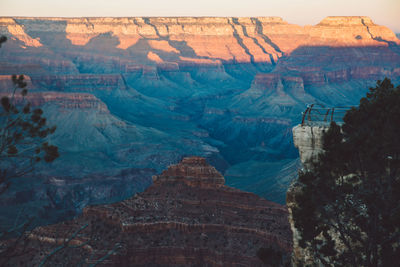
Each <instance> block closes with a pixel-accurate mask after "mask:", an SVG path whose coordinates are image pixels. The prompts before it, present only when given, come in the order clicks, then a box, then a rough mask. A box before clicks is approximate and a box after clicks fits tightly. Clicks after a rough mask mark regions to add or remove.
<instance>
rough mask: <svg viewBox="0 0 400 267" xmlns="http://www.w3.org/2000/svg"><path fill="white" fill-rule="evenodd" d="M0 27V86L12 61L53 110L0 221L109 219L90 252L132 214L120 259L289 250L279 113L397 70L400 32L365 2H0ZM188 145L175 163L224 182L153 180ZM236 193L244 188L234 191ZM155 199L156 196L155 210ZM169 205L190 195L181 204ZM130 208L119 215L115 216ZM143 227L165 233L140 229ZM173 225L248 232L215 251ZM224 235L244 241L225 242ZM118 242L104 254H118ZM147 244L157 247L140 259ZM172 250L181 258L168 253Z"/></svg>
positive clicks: (214, 258)
mask: <svg viewBox="0 0 400 267" xmlns="http://www.w3.org/2000/svg"><path fill="white" fill-rule="evenodd" d="M0 35H4V36H6V37H7V38H8V40H7V42H6V43H4V44H3V45H2V47H1V49H0V62H1V64H0V94H2V95H4V94H6V93H8V92H9V91H10V90H11V88H12V83H11V75H12V74H24V76H25V79H26V81H27V83H28V89H29V93H28V96H27V98H28V100H29V101H30V102H31V103H32V105H34V106H40V107H41V108H42V109H43V111H44V115H45V117H46V118H47V123H48V124H49V125H56V126H57V130H56V132H55V133H54V134H53V135H51V136H50V138H49V141H50V142H51V143H53V144H55V145H57V146H58V148H59V152H60V157H59V158H58V159H57V160H55V161H54V162H52V163H51V164H42V163H41V164H38V165H37V168H36V170H35V172H34V173H32V174H30V175H29V177H25V178H22V179H21V180H20V181H22V182H18V183H15V184H13V185H12V186H11V187H10V190H8V191H7V192H6V193H5V194H3V195H2V196H1V204H0V211H1V214H2V216H1V218H0V222H1V225H2V227H5V228H7V227H10V226H11V225H12V224H13V223H14V218H16V217H18V213H20V211H21V210H24V211H25V213H27V214H28V215H33V216H35V217H36V218H37V220H36V225H42V224H49V223H56V222H60V221H61V220H65V219H72V218H73V217H75V216H77V215H79V214H81V215H79V216H78V217H76V218H75V219H74V220H72V221H68V222H65V223H61V224H55V225H53V226H49V228H45V227H44V228H38V229H37V230H35V231H36V232H35V231H34V232H33V234H32V235H35V236H36V239H40V238H42V239H43V238H47V239H46V240H50V239H51V238H52V237H50V236H49V235H51V233H53V232H57V231H58V232H60V231H61V230H58V229H61V228H62V229H64V228H68V229H69V230H68V231H69V232H71V231H72V232H73V230H74V229H75V230H76V229H79V226H81V225H85V224H87V223H89V224H90V225H89V227H87V228H85V230H84V233H85V234H83V235H82V239H85V238H86V239H87V238H88V237H87V235H89V230H92V228H93V227H97V226H96V224H98V225H100V226H98V227H100V228H101V227H103V228H105V229H106V230H104V229H103V230H104V231H108V230H109V229H110V228H109V227H110V226H109V225H110V224H111V225H112V224H113V223H114V224H115V225H117V226H116V227H114V228H113V229H114V230H113V231H116V232H115V236H114V237H109V238H110V240H108V241H107V244H108V245H106V246H105V247H99V248H91V249H92V252H93V251H94V252H93V253H95V254H96V255H97V256H99V257H100V256H101V253H100V252H98V251H100V250H101V251H103V252H104V251H105V252H107V251H112V249H113V247H112V246H113V245H114V244H115V242H114V241H115V240H114V239H112V238H115V237H116V236H117V235H118V236H120V237H121V236H123V235H124V234H123V233H125V232H128V233H129V234H131V232H132V231H133V232H135V231H136V232H137V231H139V230H138V229H142V230H143V236H142V237H140V238H139V239H137V240H134V241H132V240H130V241H129V242H134V243H132V244H131V243H129V242H128V243H129V244H130V245H132V246H133V247H134V249H135V250H136V252H137V253H139V254H140V255H142V257H140V259H139V258H138V259H131V260H136V261H137V264H138V266H139V265H140V264H142V265H141V266H145V265H146V264H160V265H162V264H165V263H166V262H168V261H172V262H175V263H176V264H181V265H185V264H194V265H195V264H198V265H201V264H205V263H206V264H210V265H212V263H211V262H219V263H221V264H220V265H221V266H223V264H228V265H230V264H233V262H239V263H240V262H246V261H247V262H249V261H250V262H252V263H253V266H254V265H258V264H261V263H260V261H259V259H257V258H254V255H255V253H256V252H257V249H259V248H261V247H263V246H270V245H271V244H273V246H275V247H277V249H278V250H279V251H281V252H282V253H283V255H289V254H290V251H291V241H289V240H290V238H291V233H290V230H288V229H289V226H288V224H287V219H286V218H287V212H286V209H285V207H284V206H281V205H279V204H275V203H280V204H283V205H284V204H285V198H286V191H287V189H288V187H289V184H290V183H291V181H292V180H293V179H295V178H296V175H297V171H298V169H299V168H300V166H301V163H300V160H299V153H298V150H297V149H296V148H295V147H294V145H293V136H292V128H293V126H295V125H297V124H298V123H299V122H300V121H301V117H302V112H303V111H304V110H305V108H306V106H307V104H310V103H319V104H321V105H324V106H353V105H357V104H358V101H359V99H360V98H361V97H362V96H364V95H365V93H366V92H367V91H368V88H369V87H370V86H373V85H374V84H375V82H376V80H383V79H384V78H385V77H388V78H390V79H391V80H392V81H393V82H394V83H395V84H398V83H399V81H400V40H399V39H398V37H397V36H396V34H395V33H394V32H392V31H391V30H390V29H389V28H387V27H385V26H381V25H377V24H375V23H374V22H373V21H372V20H371V19H370V18H369V17H358V16H356V17H326V18H325V19H323V20H322V21H320V22H319V23H318V24H316V25H308V26H299V25H295V24H290V23H288V22H286V21H284V20H283V19H281V18H280V17H248V18H245V17H240V18H235V17H125V18H112V17H109V18H106V17H104V18H101V17H96V18H95V17H93V18H90V17H88V18H35V17H0ZM188 156H198V157H202V158H204V160H202V159H200V158H194V159H193V158H189V159H188V158H186V161H185V159H184V160H183V161H182V162H181V164H183V165H185V162H186V163H187V164H189V165H190V164H195V165H196V164H198V166H197V167H198V168H200V169H201V168H208V167H205V166H206V161H207V162H208V163H209V164H211V165H213V166H215V168H216V169H217V170H218V171H219V172H220V173H221V174H222V175H223V176H224V177H225V178H222V179H225V180H224V182H225V183H226V185H227V186H225V185H223V186H222V185H221V186H216V185H215V184H212V186H204V185H203V184H202V183H199V184H195V185H193V184H190V183H189V184H187V183H184V182H183V181H174V182H173V184H174V186H171V183H172V182H171V181H170V180H168V179H164V180H166V181H164V180H163V177H165V176H166V175H167V174H165V172H168V171H164V172H163V174H161V172H162V171H163V170H166V169H167V168H168V166H170V165H173V164H177V163H178V162H180V161H181V160H182V159H183V158H185V157H188ZM190 159H192V161H191V160H190ZM196 159H197V160H196ZM193 162H194V163H193ZM173 166H176V165H173ZM185 166H186V165H185ZM207 166H208V165H207ZM171 168H172V167H171ZM168 170H170V169H168ZM172 172H173V171H172ZM215 172H217V171H216V170H215ZM212 173H213V174H215V173H214V170H213V171H212ZM221 174H219V173H218V175H217V176H218V177H220V178H221V177H222V175H221ZM169 175H170V174H169ZM167 176H168V175H167ZM152 177H155V178H154V182H153V179H152ZM168 177H169V176H168ZM212 177H214V176H212ZM216 183H221V180H220V181H219V182H218V181H217V182H216ZM222 184H223V182H222ZM193 188H194V189H193ZM233 188H235V189H233ZM180 190H181V191H180ZM240 190H243V191H247V192H251V193H254V194H251V193H244V192H242V191H240ZM143 191H144V192H143ZM187 191H188V192H190V194H189V193H187ZM140 192H143V193H140ZM185 192H186V193H185ZM135 194H136V195H135ZM166 194H170V195H176V199H175V198H174V199H171V201H169V197H168V196H166ZM185 194H189V195H185ZM191 194H193V195H191ZM257 195H258V196H259V197H262V198H265V199H267V200H268V201H266V200H263V199H261V198H259V197H258V196H257ZM162 196H164V197H165V200H164V201H165V203H161V202H162V201H160V200H159V198H161V197H162ZM204 197H205V198H207V199H204V200H203V198H204ZM242 198H243V199H244V198H245V199H248V201H249V202H246V201H247V200H246V201H245V202H244V203H240V202H241V199H242ZM123 200H124V201H123ZM119 201H123V202H119ZM213 201H214V202H218V201H223V206H224V207H222V208H220V210H222V213H224V214H219V215H218V219H216V218H209V219H207V218H205V217H204V218H203V217H201V216H200V215H199V214H200V213H201V212H204V211H201V209H205V210H208V209H212V208H213V207H212V203H214V202H213ZM269 201H272V202H275V203H272V202H269ZM203 202H204V203H203ZM110 203H115V204H110ZM149 203H150V204H149ZM99 204H101V205H99ZM88 205H89V206H88ZM90 205H96V206H90ZM159 205H165V206H167V207H165V209H163V210H164V211H165V210H171V212H170V213H168V214H165V216H164V215H162V214H157V210H158V208H156V207H158V206H159ZM176 205H178V206H182V205H188V206H190V208H187V209H185V210H186V211H187V213H185V214H181V213H180V210H179V209H178V210H177V209H176V207H177V206H176ZM196 205H199V206H200V207H198V206H196ZM203 205H204V206H203ZM221 205H222V204H221ZM241 205H244V206H241ZM195 206H196V207H195ZM261 206H263V207H264V208H261ZM85 207H86V208H85ZM135 209H138V210H140V212H139V211H137V210H135ZM189 210H190V211H189ZM82 212H83V213H82ZM131 213H132V214H133V213H135V214H136V213H138V214H140V216H138V217H137V218H136V219H135V220H137V221H135V222H132V221H129V220H131V217H129V216H128V215H129V214H131ZM238 213H240V214H244V215H243V216H244V217H240V216H239V215H238ZM251 213H254V214H257V215H256V217H257V218H255V219H254V221H252V220H250V219H245V218H251V215H249V214H251ZM127 214H128V215H127ZM199 216H200V217H199ZM238 216H239V217H240V218H239V217H238ZM246 216H248V217H246ZM114 217H115V221H114V222H110V218H114ZM156 217H157V218H156ZM231 217H232V218H236V219H237V220H232V224H234V225H230V226H226V227H227V229H225V230H221V231H222V232H224V233H226V236H224V238H225V239H224V240H222V239H221V240H220V239H219V238H220V237H215V236H213V235H212V234H210V233H211V232H214V231H217V230H216V229H217V228H218V227H222V226H221V225H222V223H221V220H225V219H226V220H228V221H229V220H231ZM93 218H96V219H93ZM97 218H98V219H97ZM148 218H152V219H154V221H152V223H151V224H150V223H148V222H147V221H146V220H147V219H148ZM177 218H178V219H177ZM271 218H272V219H271ZM91 219H93V220H94V221H95V222H90V220H91ZM264 219H265V221H268V222H269V223H268V225H267V226H265V225H263V224H262V222H261V221H262V220H264ZM125 220H128V221H129V222H125ZM195 220H197V221H195ZM245 220H249V225H245V223H244V221H245ZM170 221H171V224H174V225H175V224H179V226H177V225H175V226H171V225H169V224H168V222H170ZM283 221H285V222H283ZM188 222H189V224H190V226H187V223H188ZM278 222H279V223H278ZM130 224H132V225H134V227H131V228H130V229H129V230H126V229H125V228H127V229H128V228H129V227H130ZM63 227H64V228H63ZM107 227H108V228H107ZM124 227H125V228H124ZM235 227H236V228H235ZM271 227H272V228H273V229H272V228H271ZM279 227H282V229H278V228H279ZM228 228H229V229H228ZM233 228H235V229H236V230H232V229H233ZM242 228H243V229H242ZM244 228H246V229H244ZM168 229H175V230H171V231H170V232H168ZM271 229H272V230H271ZM277 229H278V230H277ZM174 231H175V232H174ZM269 231H271V233H272V235H274V237H272V236H270V233H269ZM61 232H62V231H61ZM155 232H160V233H161V232H168V235H174V238H170V240H169V241H166V240H157V242H158V243H157V245H154V246H152V245H149V244H151V243H148V242H147V241H148V240H152V242H155V237H154V235H155V234H154V233H155ZM278 232H279V233H278ZM49 233H50V234H49ZM182 233H185V234H187V236H186V237H185V238H186V239H187V240H189V241H187V242H189V243H191V244H193V243H194V242H200V241H196V240H197V239H198V235H200V238H203V237H204V236H207V240H208V241H204V240H203V239H204V238H203V239H202V241H201V242H209V243H210V244H211V243H212V245H213V246H214V245H215V246H224V245H223V242H226V243H227V244H233V243H234V242H244V241H243V240H247V241H246V242H250V241H249V240H251V242H252V245H249V246H244V245H243V246H241V245H238V246H239V247H235V246H227V247H225V250H224V252H223V255H224V256H223V257H222V256H221V255H222V254H221V255H219V254H213V252H212V251H208V250H207V251H206V250H204V248H202V246H200V245H199V246H197V247H196V246H195V247H193V246H186V247H190V249H191V250H190V249H189V250H190V251H189V250H187V251H184V249H183V247H184V246H183V245H182V247H178V245H177V244H178V243H179V242H181V244H182V242H184V241H183V240H184V238H183V237H182ZM203 234H204V235H203ZM244 235H247V236H248V238H247V239H244V238H243V236H244ZM260 236H268V237H267V238H266V239H265V240H267V241H268V240H273V242H270V243H268V242H269V241H268V242H267V241H265V240H264V241H262V238H260ZM136 237H137V236H136ZM107 238H108V237H107ZM196 238H197V239H196ZM221 238H222V237H221ZM31 239H34V238H33V237H31ZM32 242H34V241H32ZM55 242H56V241H55ZM185 242H186V241H185ZM262 242H267V243H262ZM56 243H57V242H56ZM128 243H127V244H128ZM185 244H186V243H185ZM92 245H93V246H96V244H92ZM45 249H49V248H45ZM130 249H131V250H132V249H133V248H131V247H129V248H128V247H124V248H123V250H124V251H125V252H126V251H128V250H130ZM202 249H203V250H202ZM235 249H240V250H241V251H242V252H243V253H244V254H243V255H241V256H239V255H237V256H235V255H234V254H235V253H234V251H235ZM84 250H85V249H82V251H81V252H80V253H81V255H80V256H81V257H80V258H82V257H84V255H86V254H85V253H87V252H85V251H84ZM150 250H151V251H152V252H149V251H150ZM49 251H51V250H50V249H49ZM66 253H67V254H68V253H69V252H66ZM126 253H128V252H126ZM171 253H172V254H173V255H175V256H174V257H170V256H169V254H171ZM199 253H200V254H202V253H203V254H202V255H205V254H207V257H199V256H198V255H199ZM128 254H129V253H128ZM128 254H124V255H125V256H120V257H119V258H118V257H114V258H113V257H111V260H112V261H113V262H114V263H115V262H118V263H119V264H122V265H123V264H124V262H126V261H127V260H128V259H127V257H128V256H127V255H128ZM139 254H138V255H139ZM150 254H151V255H158V256H159V257H160V259H164V260H165V261H166V262H165V261H162V260H160V262H154V259H152V258H149V257H148V255H150ZM182 254H186V255H189V254H190V255H192V256H191V257H194V258H196V259H194V260H193V261H189V258H190V257H188V258H179V255H182ZM146 255H147V256H146ZM196 255H197V256H196ZM67 256H68V257H69V258H71V260H72V262H74V261H75V260H77V259H79V257H78V258H74V257H75V256H77V255H75V256H74V255H72V254H68V255H67ZM32 257H33V258H35V256H32ZM35 259H36V258H35ZM56 259H57V258H55V260H56ZM199 259H201V260H202V261H204V262H205V263H204V262H198V260H199ZM36 260H38V259H36ZM216 265H218V264H216Z"/></svg>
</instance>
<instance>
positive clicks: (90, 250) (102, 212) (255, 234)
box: [10, 157, 292, 266]
mask: <svg viewBox="0 0 400 267" xmlns="http://www.w3.org/2000/svg"><path fill="white" fill-rule="evenodd" d="M154 180H155V182H154V184H153V185H152V186H150V187H149V188H148V189H147V190H146V191H145V192H143V193H140V194H137V195H135V196H133V197H131V198H129V199H127V200H125V201H122V202H119V203H115V204H110V205H101V206H91V207H87V208H85V209H84V212H83V214H82V215H81V216H79V217H78V218H76V219H75V220H73V221H68V222H63V223H59V224H56V225H50V226H45V227H39V228H37V229H35V230H34V231H33V232H32V233H31V234H30V236H29V239H30V243H29V249H28V251H29V253H26V254H23V256H21V257H20V258H18V259H17V260H16V261H15V262H13V261H11V262H10V264H15V265H18V266H19V265H21V262H29V263H30V264H32V265H36V264H38V263H39V262H41V261H43V260H44V259H46V260H45V263H46V265H48V266H54V265H57V263H59V262H63V263H64V264H67V265H77V264H78V263H79V262H81V263H82V262H83V263H96V262H100V261H101V263H102V265H104V266H262V262H261V261H260V259H259V258H258V257H257V256H256V254H257V251H258V250H259V249H260V248H262V247H269V248H270V247H272V248H274V250H275V251H277V252H278V253H281V254H282V255H283V256H284V257H286V258H288V257H289V255H290V253H291V246H292V245H291V231H290V228H289V224H288V222H287V210H286V208H285V207H283V206H281V205H278V204H275V203H272V202H269V201H267V200H265V199H262V198H260V197H258V196H256V195H254V194H251V193H246V192H243V191H240V190H237V189H233V188H230V187H227V186H225V185H224V178H223V176H222V175H221V174H219V173H218V172H217V171H216V170H215V168H214V167H212V166H210V165H208V164H207V163H206V161H205V159H203V158H199V157H190V158H184V159H183V160H182V161H181V162H180V163H179V164H177V165H173V166H171V167H170V168H168V169H167V170H166V171H164V172H163V173H162V174H161V175H159V176H156V177H155V178H154ZM68 238H69V239H70V240H68ZM66 240H67V241H68V242H67V241H66ZM65 242H67V245H66V246H65V247H64V248H63V249H61V250H60V251H58V252H56V253H54V254H53V255H51V256H48V255H49V254H50V253H52V251H54V249H55V248H56V247H57V246H59V245H62V244H65ZM73 247H75V248H73ZM47 256H48V257H47ZM46 257H47V258H46ZM102 257H104V258H102ZM101 259H103V260H101Z"/></svg>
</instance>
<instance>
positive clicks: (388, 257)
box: [292, 78, 400, 266]
mask: <svg viewBox="0 0 400 267" xmlns="http://www.w3.org/2000/svg"><path fill="white" fill-rule="evenodd" d="M343 121H344V124H343V126H339V125H337V124H335V123H332V124H331V127H330V128H329V130H328V131H327V132H326V133H325V135H324V150H325V152H324V153H322V154H321V155H320V157H319V160H318V161H316V162H315V163H314V166H313V168H312V170H310V171H306V172H303V173H300V175H299V186H300V189H301V190H299V192H298V193H297V194H296V195H295V196H294V201H295V202H296V206H295V207H294V208H293V210H292V212H293V219H294V222H295V227H296V228H297V229H298V230H299V232H300V234H301V240H300V245H301V246H302V247H307V248H308V249H309V250H311V251H312V253H313V257H314V258H315V259H318V260H319V261H320V262H321V263H322V264H324V265H329V266H395V265H396V264H398V263H399V262H400V245H399V244H400V232H399V227H400V137H399V133H400V86H398V87H396V88H395V87H394V86H393V84H392V83H391V81H390V80H389V79H387V78H386V79H384V80H383V81H378V82H377V85H376V87H374V88H370V91H369V92H368V93H367V96H366V97H364V98H362V99H361V100H360V105H359V106H358V107H357V108H352V109H351V110H349V111H348V112H347V113H346V115H345V117H344V120H343Z"/></svg>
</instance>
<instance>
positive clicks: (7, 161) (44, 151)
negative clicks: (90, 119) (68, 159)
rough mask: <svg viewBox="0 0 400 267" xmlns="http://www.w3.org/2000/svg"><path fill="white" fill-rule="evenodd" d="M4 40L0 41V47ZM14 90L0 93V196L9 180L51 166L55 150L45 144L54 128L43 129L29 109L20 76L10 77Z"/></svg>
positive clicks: (43, 122) (34, 111) (36, 111)
mask: <svg viewBox="0 0 400 267" xmlns="http://www.w3.org/2000/svg"><path fill="white" fill-rule="evenodd" d="M5 40H6V38H5V37H4V38H3V37H1V38H0V44H1V43H2V42H4V41H5ZM12 82H13V85H14V88H10V89H11V91H10V92H9V93H2V94H1V95H0V97H1V100H0V102H1V106H0V193H2V192H4V191H5V190H6V189H7V188H8V187H9V186H10V183H11V182H10V181H11V179H13V178H17V177H21V176H24V175H26V174H28V173H30V172H32V171H33V169H34V166H35V164H37V163H38V162H40V161H44V162H52V161H53V160H55V159H56V158H57V157H58V156H59V154H58V148H57V147H56V146H54V145H51V144H49V143H48V141H47V137H48V136H49V135H51V134H52V133H54V131H55V130H56V127H55V126H53V127H47V126H46V118H44V117H43V111H42V110H41V109H40V108H32V107H31V104H30V103H29V101H27V99H26V96H27V94H28V90H27V89H26V86H27V83H26V82H25V80H24V76H23V75H19V76H17V75H12Z"/></svg>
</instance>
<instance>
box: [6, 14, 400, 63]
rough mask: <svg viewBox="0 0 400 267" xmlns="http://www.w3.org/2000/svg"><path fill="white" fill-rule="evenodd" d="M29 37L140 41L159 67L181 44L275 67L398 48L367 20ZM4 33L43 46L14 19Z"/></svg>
mask: <svg viewBox="0 0 400 267" xmlns="http://www.w3.org/2000/svg"><path fill="white" fill-rule="evenodd" d="M24 19H27V20H28V21H29V20H32V23H33V25H30V30H31V31H49V32H50V31H52V32H60V33H64V34H65V36H66V38H67V39H68V40H70V41H71V43H72V44H73V45H75V46H85V45H87V44H88V43H89V42H90V41H91V40H92V39H93V38H95V37H97V36H99V35H101V34H111V35H112V36H113V37H116V38H117V39H118V42H119V43H118V44H117V45H116V47H117V48H119V49H122V50H125V49H128V48H130V47H132V46H134V45H135V44H137V42H138V41H139V40H142V41H145V42H147V44H148V45H149V47H151V48H153V49H154V50H155V52H153V53H154V54H151V55H149V56H148V58H149V59H150V60H152V61H155V62H161V61H162V59H159V58H158V57H157V51H160V52H166V53H170V54H172V55H175V56H176V57H177V58H178V57H179V54H180V51H179V50H178V49H176V47H174V43H177V42H183V43H185V45H186V46H188V47H189V48H190V49H192V50H193V52H194V54H195V56H196V57H200V58H204V59H219V60H223V61H234V62H264V63H265V62H270V63H275V62H276V61H277V60H278V58H280V57H281V56H282V55H283V54H290V53H291V52H292V51H293V50H295V49H296V48H298V47H300V46H326V45H328V46H331V47H349V46H387V45H388V43H389V42H393V43H396V44H400V41H399V40H398V39H397V38H396V36H395V34H394V33H393V32H392V31H391V30H390V29H388V28H386V27H384V26H379V25H375V24H374V23H373V22H372V21H371V19H370V18H368V17H327V18H325V19H323V20H322V21H321V22H320V23H319V24H317V25H314V26H304V27H302V26H298V25H293V24H289V23H287V22H285V21H283V20H282V19H281V18H278V17H260V18H186V17H181V18H65V19H63V18H46V19H43V20H44V21H56V22H58V23H57V24H52V25H51V26H49V27H47V28H46V27H45V26H44V25H42V24H40V22H37V21H36V22H35V21H34V18H24ZM0 26H1V27H2V28H3V29H2V31H4V32H8V33H9V34H11V35H12V36H13V37H14V38H17V39H19V40H20V41H22V42H23V43H24V45H25V46H31V47H39V46H42V44H41V42H40V39H39V38H33V37H31V36H29V34H27V33H26V32H25V31H24V27H23V26H21V25H19V24H18V23H17V22H16V21H15V20H14V19H11V18H1V19H0ZM4 28H6V29H4Z"/></svg>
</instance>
